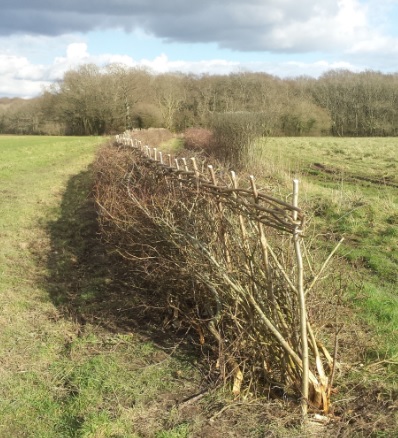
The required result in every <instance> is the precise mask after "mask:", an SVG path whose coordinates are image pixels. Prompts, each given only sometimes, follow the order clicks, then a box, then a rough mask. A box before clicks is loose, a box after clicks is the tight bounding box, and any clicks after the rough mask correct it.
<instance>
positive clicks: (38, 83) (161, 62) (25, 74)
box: [0, 42, 356, 97]
mask: <svg viewBox="0 0 398 438" xmlns="http://www.w3.org/2000/svg"><path fill="white" fill-rule="evenodd" d="M88 63H93V64H96V65H99V66H106V65H108V64H112V63H118V64H124V65H127V66H129V67H145V68H148V69H150V70H151V71H153V72H155V73H167V72H177V71H178V72H182V73H195V74H204V73H209V74H229V73H232V72H239V71H265V72H267V73H269V74H273V75H276V76H280V77H289V76H301V75H309V76H319V75H321V74H322V73H324V72H326V71H328V70H330V69H336V68H346V69H350V70H356V68H355V67H354V66H353V65H351V64H350V63H347V62H333V63H331V62H328V61H316V62H297V61H294V62H293V61H290V62H279V63H270V62H246V63H243V62H238V61H226V60H223V59H210V60H199V61H183V60H170V59H169V58H168V56H167V55H166V54H165V53H162V54H161V55H159V56H157V57H155V58H153V59H142V60H134V59H133V58H132V57H130V56H127V55H117V54H100V55H95V56H94V55H91V54H90V52H89V48H88V46H87V44H86V43H82V42H80V43H71V44H69V45H68V46H67V48H66V50H65V56H62V57H55V58H54V60H53V62H52V63H51V64H48V65H44V64H33V63H31V62H30V61H29V60H28V59H27V58H26V57H22V56H14V55H9V54H0V84H1V85H0V95H2V96H10V97H11V96H20V97H33V96H36V95H38V94H40V93H41V92H42V91H43V87H48V86H49V85H50V84H51V83H52V82H54V81H57V80H61V79H62V78H63V75H64V74H65V72H66V71H68V70H70V69H74V68H77V67H78V66H79V65H83V64H88Z"/></svg>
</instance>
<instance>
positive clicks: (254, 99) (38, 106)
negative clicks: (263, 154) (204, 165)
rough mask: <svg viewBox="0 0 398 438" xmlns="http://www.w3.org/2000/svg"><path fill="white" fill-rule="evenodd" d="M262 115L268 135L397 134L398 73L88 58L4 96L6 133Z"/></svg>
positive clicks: (175, 124) (0, 119) (190, 123)
mask: <svg viewBox="0 0 398 438" xmlns="http://www.w3.org/2000/svg"><path fill="white" fill-rule="evenodd" d="M240 114H241V115H242V118H243V119H244V120H246V119H248V118H250V117H251V116H253V117H255V118H256V120H258V119H261V129H262V133H263V135H285V136H298V135H313V136H315V135H335V136H396V135H398V123H397V122H398V73H393V74H383V73H380V72H375V71H366V72H362V73H353V72H351V71H348V70H332V71H329V72H327V73H325V74H324V75H322V76H321V77H319V78H318V79H315V78H310V77H297V78H294V79H281V78H278V77H275V76H271V75H269V74H266V73H251V72H240V73H233V74H229V75H193V74H182V73H167V74H154V73H152V72H151V71H149V70H146V69H141V68H130V67H125V66H121V65H109V66H107V67H105V68H100V67H98V66H96V65H92V64H88V65H83V66H81V67H79V68H78V69H76V70H70V71H68V72H67V73H66V74H65V75H64V78H63V79H62V80H61V81H59V82H57V83H55V84H53V85H51V86H50V87H49V88H47V89H46V90H44V91H43V92H42V94H41V95H40V96H38V97H36V98H33V99H29V100H24V99H6V98H2V99H0V133H14V134H47V135H105V134H113V133H119V132H123V131H124V130H126V129H132V128H150V127H164V128H167V129H169V130H171V131H175V132H182V131H184V130H185V129H187V128H190V127H203V128H211V126H212V123H213V121H214V119H215V118H217V117H228V115H233V116H231V117H235V118H236V117H239V115H240Z"/></svg>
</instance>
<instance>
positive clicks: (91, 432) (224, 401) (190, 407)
mask: <svg viewBox="0 0 398 438" xmlns="http://www.w3.org/2000/svg"><path fill="white" fill-rule="evenodd" d="M105 141H106V140H104V139H103V138H100V137H16V136H15V137H13V136H1V137H0V194H1V197H0V211H1V215H0V235H1V242H2V245H1V248H0V272H1V280H0V308H1V314H0V358H1V362H0V377H1V379H0V436H1V437H2V436H18V437H43V438H44V437H157V438H167V437H168V438H173V437H174V438H183V437H191V436H193V437H195V436H197V437H199V436H200V437H206V436H236V437H237V436H247V437H261V436H273V437H284V436H297V437H298V436H301V435H300V432H299V431H298V429H297V430H296V428H295V426H294V425H292V424H291V420H290V419H289V412H288V410H287V407H288V405H287V404H286V403H287V402H286V401H283V400H280V401H275V400H267V399H264V400H250V398H249V399H247V400H240V401H239V402H235V403H234V402H233V400H232V397H231V394H230V392H229V391H228V388H226V389H225V390H223V389H221V390H220V389H219V390H215V389H211V390H206V393H205V394H203V392H204V389H203V382H204V381H205V376H206V372H207V371H206V370H205V365H206V364H203V363H202V362H201V359H200V356H199V357H198V355H197V352H195V351H192V347H191V345H190V343H189V339H188V341H187V339H186V338H175V337H173V335H172V334H170V332H166V333H165V332H164V330H163V327H162V320H161V319H158V320H156V311H155V312H152V313H154V314H155V317H153V318H152V319H148V318H147V314H146V313H145V312H147V310H148V309H145V308H144V306H143V301H142V300H143V296H145V294H146V293H147V291H145V290H143V285H142V284H140V282H139V278H136V277H134V275H132V274H130V273H127V272H124V270H123V263H122V262H121V260H120V259H119V258H118V257H117V254H115V253H114V252H112V250H111V249H110V248H108V247H107V246H106V245H105V244H104V242H102V241H101V239H100V236H99V235H98V229H97V225H96V214H95V207H94V204H93V200H92V197H91V190H92V185H93V175H92V172H91V164H92V162H93V161H94V159H95V153H96V151H97V149H98V148H99V147H100V145H101V144H103V143H104V142H105ZM397 144H398V141H397V140H396V139H392V138H385V139H384V138H383V139H382V138H378V139H341V138H267V139H263V140H261V142H260V141H259V142H258V143H257V144H256V147H255V148H254V149H253V150H252V151H251V154H252V162H251V164H252V169H253V173H254V174H256V175H259V176H261V177H265V176H266V175H268V176H269V175H272V179H273V181H275V183H278V184H281V187H282V186H283V187H288V185H289V184H290V182H289V181H290V180H291V178H292V177H298V178H299V179H300V180H301V194H300V199H301V203H302V204H301V205H302V206H303V205H304V206H305V208H307V209H308V213H309V216H310V227H309V228H310V229H311V230H312V232H313V235H314V236H315V237H316V239H317V242H318V243H317V245H319V246H320V247H322V248H323V247H325V248H326V249H328V248H329V247H330V248H331V247H332V246H333V244H334V243H335V242H336V241H337V240H339V238H340V237H341V236H344V237H345V241H344V244H343V245H342V246H341V247H340V249H339V254H338V260H339V265H340V267H341V278H342V279H343V280H342V281H343V282H344V285H346V286H345V293H344V296H342V300H344V305H346V307H347V313H346V314H345V315H343V316H342V318H343V319H342V321H341V322H342V324H346V325H347V326H348V327H350V328H354V330H358V332H357V333H354V335H353V336H352V337H351V338H350V339H353V338H354V339H355V337H356V336H357V338H358V342H357V345H355V346H354V345H353V346H352V348H353V349H354V348H355V349H356V353H355V354H357V356H356V358H357V359H356V360H357V361H356V362H355V363H350V364H349V366H348V365H347V368H346V369H345V371H344V373H342V375H341V376H338V378H337V383H338V386H339V394H337V395H336V396H335V399H334V400H335V404H336V409H335V414H336V416H339V417H340V420H338V421H337V423H336V424H337V425H335V426H331V428H330V429H328V431H326V430H325V433H324V436H358V437H359V436H378V437H381V436H386V437H387V436H394V433H398V432H397V429H396V424H397V422H398V415H397V412H398V404H397V394H398V388H397V378H396V376H397V372H398V365H397V360H398V359H397V355H398V347H397V346H398V296H397V290H396V289H397V288H396V285H397V283H398V282H397V272H398V269H397V268H398V254H397V253H398V250H397V248H398V230H397V222H398V194H397V190H398V176H397V166H398V154H397V147H398V146H397ZM281 190H284V189H281ZM286 190H288V189H286ZM159 318H160V317H159ZM344 318H346V320H344ZM348 319H349V320H348ZM144 322H145V323H146V325H144ZM344 342H345V340H344V338H343V339H342V341H341V343H342V344H343V348H342V350H341V351H343V352H344V351H347V350H349V349H350V348H351V346H350V345H348V346H347V345H345V346H344ZM357 350H360V352H359V353H357ZM339 359H340V360H342V361H343V362H346V360H347V358H345V357H341V358H340V357H339ZM350 359H351V358H350ZM198 394H199V395H198ZM195 397H198V399H197V400H199V401H198V402H195V400H196V399H195ZM191 400H193V401H192V403H191ZM339 431H341V432H340V434H339V435H338V433H339Z"/></svg>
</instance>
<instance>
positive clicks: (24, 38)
mask: <svg viewBox="0 0 398 438" xmlns="http://www.w3.org/2000/svg"><path fill="white" fill-rule="evenodd" d="M84 63H95V64H98V65H107V64H110V63H121V64H126V65H128V66H145V67H147V68H149V69H151V70H152V71H154V72H155V73H156V72H169V71H182V72H187V73H188V72H192V73H196V74H203V73H210V74H212V73H222V74H228V73H231V72H237V71H264V72H267V73H270V74H273V75H276V76H280V77H295V76H301V75H309V76H315V77H317V76H319V75H321V74H323V73H324V72H326V71H328V70H331V69H339V68H344V69H349V70H352V71H362V70H378V71H382V72H386V73H390V72H398V0H300V1H297V0H283V1H282V0H244V1H242V0H201V2H195V3H194V2H192V0H167V2H166V1H165V0H85V1H84V2H82V1H81V0H68V1H66V2H59V1H58V0H2V10H1V15H0V96H6V97H14V96H16V97H33V96H36V95H38V94H40V93H41V91H42V90H43V87H44V88H45V87H48V86H49V85H51V83H53V82H54V81H56V80H61V79H62V77H63V74H64V73H65V71H67V70H69V69H71V68H77V67H78V66H79V65H81V64H84Z"/></svg>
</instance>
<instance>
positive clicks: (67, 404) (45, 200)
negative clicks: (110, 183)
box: [0, 136, 194, 438]
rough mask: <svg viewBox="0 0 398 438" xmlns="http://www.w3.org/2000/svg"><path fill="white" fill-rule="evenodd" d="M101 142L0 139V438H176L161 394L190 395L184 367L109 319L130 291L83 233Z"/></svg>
mask: <svg viewBox="0 0 398 438" xmlns="http://www.w3.org/2000/svg"><path fill="white" fill-rule="evenodd" d="M103 141H104V140H103V139H101V138H93V137H91V138H89V137H88V138H72V137H68V138H62V137H58V138H51V137H7V136H1V137H0V192H1V198H0V211H1V215H0V235H1V243H2V244H1V247H0V272H1V282H0V309H1V316H0V361H1V362H0V437H35V438H36V437H43V438H48V437H110V436H112V437H137V436H159V437H183V436H186V431H187V426H186V424H185V423H184V422H180V421H179V418H177V417H176V418H174V417H173V413H172V412H171V413H170V412H169V411H168V409H166V408H165V406H166V405H169V404H170V403H171V402H172V400H170V399H164V398H163V395H164V394H165V393H167V394H168V395H170V393H173V394H174V395H175V397H176V398H178V397H182V396H183V395H184V394H186V393H187V392H188V393H189V391H191V390H192V386H193V385H192V384H191V380H194V379H192V376H193V371H192V370H191V367H190V365H189V364H186V361H185V359H184V357H181V356H178V359H177V358H175V356H173V355H172V354H170V351H169V350H167V349H161V348H159V347H156V346H155V344H154V342H153V341H152V339H151V337H150V336H148V335H146V336H140V335H139V333H138V330H137V331H135V332H134V333H132V332H131V331H129V330H128V329H123V328H121V326H122V325H123V324H124V323H126V320H127V319H128V317H127V316H126V315H128V312H126V310H128V309H124V310H125V312H124V313H123V312H119V313H118V315H117V317H116V316H115V315H114V314H112V309H111V305H110V301H111V300H110V295H112V294H116V291H117V293H118V295H120V297H121V299H120V300H119V301H118V303H117V305H118V306H121V307H126V303H125V302H124V301H122V299H123V298H125V296H126V294H130V295H131V294H132V292H131V289H133V288H134V285H133V284H126V285H123V284H122V282H121V281H119V283H118V284H115V283H116V282H117V279H114V278H113V275H114V271H112V269H113V265H112V263H111V262H110V260H109V259H108V258H107V257H108V256H107V254H106V251H104V248H103V247H102V246H101V244H100V242H99V240H98V236H97V235H95V224H94V222H95V215H93V205H92V203H91V201H90V188H91V176H90V173H89V165H90V163H91V162H92V161H93V159H94V154H95V150H96V149H97V147H98V145H99V144H100V143H102V142H103ZM107 300H109V302H106V301H107ZM115 305H116V304H115ZM119 310H120V309H119ZM115 311H116V310H115ZM104 315H105V316H104ZM129 329H130V330H131V329H132V326H131V325H130V327H129ZM165 348H166V347H165ZM152 402H153V403H152ZM150 403H152V404H151V405H149V404H150ZM184 431H185V432H184Z"/></svg>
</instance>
